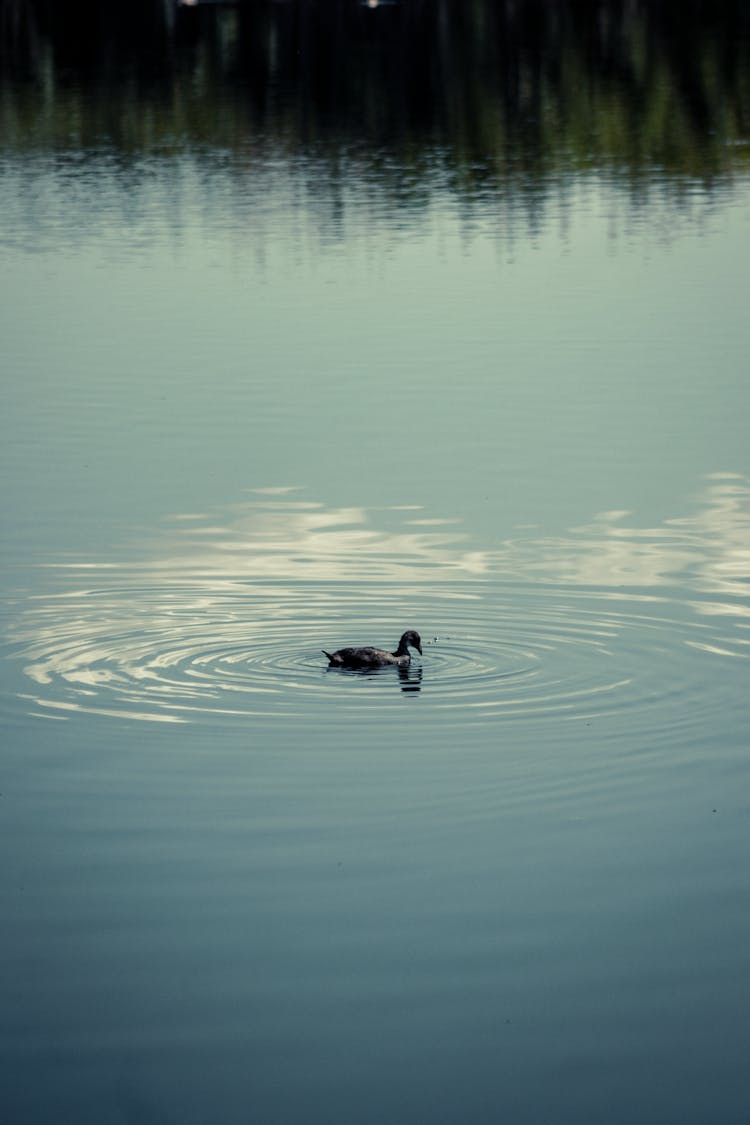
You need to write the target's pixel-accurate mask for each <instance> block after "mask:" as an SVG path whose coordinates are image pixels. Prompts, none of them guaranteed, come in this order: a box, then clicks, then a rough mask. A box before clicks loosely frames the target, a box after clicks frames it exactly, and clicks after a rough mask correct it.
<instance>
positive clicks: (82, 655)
mask: <svg viewBox="0 0 750 1125" xmlns="http://www.w3.org/2000/svg"><path fill="white" fill-rule="evenodd" d="M705 497H706V500H707V503H706V504H705V505H704V506H703V508H702V509H701V510H700V511H699V512H698V514H696V515H695V516H693V517H691V518H690V519H680V520H672V521H669V522H668V523H667V524H665V525H663V526H662V527H660V528H655V529H643V528H641V529H638V528H627V527H626V526H625V522H624V521H625V519H626V514H625V513H609V514H606V515H604V516H601V517H599V518H598V519H597V520H595V521H593V522H592V523H591V525H590V526H588V527H586V528H584V529H578V530H577V531H576V532H574V533H571V534H570V536H568V537H566V538H558V539H550V538H547V539H536V540H533V539H525V540H522V541H519V540H513V541H508V542H507V543H506V544H504V545H503V546H502V547H501V548H500V549H498V550H496V551H493V552H490V551H486V550H481V549H478V548H477V547H476V546H475V545H472V544H471V543H470V542H469V540H468V538H467V537H466V536H465V535H463V534H462V532H461V531H460V529H458V528H456V526H455V525H454V523H453V522H452V521H451V522H447V521H443V520H435V519H432V518H430V517H429V516H428V515H421V514H419V513H418V512H417V513H416V514H415V511H414V510H413V509H407V510H405V509H401V508H399V509H384V510H381V511H370V512H368V511H365V510H364V509H360V508H351V509H336V510H332V509H328V508H326V507H324V505H322V504H319V503H315V502H311V501H306V500H303V499H300V498H299V496H298V494H297V493H296V492H293V491H290V490H274V491H273V492H268V491H267V490H265V491H263V492H260V493H256V494H253V496H252V499H251V500H250V501H249V502H247V503H246V504H244V505H241V506H237V507H235V508H232V509H227V510H225V511H223V512H222V513H220V518H217V514H216V513H207V514H202V513H189V514H183V515H180V516H176V517H172V518H171V519H170V520H169V521H167V524H166V527H165V530H164V532H163V534H162V535H161V536H160V537H159V538H158V539H157V540H155V541H154V542H152V543H151V544H150V547H149V550H148V553H147V552H146V551H144V553H143V556H142V557H141V559H140V560H139V561H138V562H137V563H135V564H133V563H122V564H119V565H118V564H113V563H111V562H110V563H107V564H105V565H103V566H102V567H97V566H96V565H93V564H91V563H88V562H77V561H74V562H68V563H65V564H63V565H60V566H58V567H57V571H58V574H57V578H58V580H59V581H61V582H62V584H63V588H62V589H59V590H58V591H57V592H56V593H54V594H43V595H39V596H35V597H33V598H30V599H29V600H28V601H27V602H26V603H25V605H23V607H22V612H21V613H20V616H19V617H18V619H17V620H16V622H15V624H14V627H13V630H12V638H11V649H12V654H13V655H14V657H15V658H17V659H19V660H20V661H22V663H23V667H24V671H25V675H26V680H27V689H26V690H24V691H23V692H21V693H20V696H21V697H22V699H23V702H24V704H25V706H26V708H27V709H29V710H32V711H33V712H35V713H43V714H50V715H53V716H56V717H69V716H71V715H72V714H73V713H75V712H93V713H96V714H98V715H108V716H113V717H117V718H123V717H125V718H129V719H134V720H150V721H159V722H171V723H184V722H195V721H200V720H205V719H209V718H214V719H215V718H217V717H219V716H224V717H229V716H234V717H239V718H250V717H274V716H285V717H288V718H299V719H302V720H305V719H308V718H310V716H312V715H314V714H316V713H317V714H337V713H338V714H341V713H344V714H348V715H350V716H355V715H356V716H362V715H364V716H367V715H368V714H369V713H370V712H372V713H373V714H374V713H377V714H378V715H381V716H382V715H387V714H390V713H394V714H396V713H398V708H401V707H404V706H406V705H409V704H410V703H413V702H414V701H415V700H416V699H419V700H420V701H428V702H429V705H430V707H431V708H433V709H434V710H435V712H439V713H440V715H441V717H442V720H443V721H451V720H455V721H457V722H462V723H466V722H481V721H486V720H488V719H497V718H498V717H507V718H512V717H513V718H518V717H528V716H536V717H541V718H553V719H557V720H563V719H571V718H572V719H577V720H580V719H584V718H591V717H593V716H599V715H603V714H611V713H613V712H623V711H630V713H631V715H633V716H634V715H635V714H637V713H640V714H645V713H646V712H649V713H650V714H651V715H652V716H653V714H654V710H655V708H659V707H661V708H662V709H664V708H665V705H666V704H668V702H669V701H670V700H672V701H678V700H684V699H686V698H689V699H690V702H691V714H692V715H693V718H694V716H695V713H696V708H698V707H700V708H702V709H703V710H705V709H707V708H710V707H712V706H720V705H721V699H722V693H721V692H720V691H718V692H717V691H716V690H715V685H714V689H713V690H709V688H708V687H707V686H706V684H705V682H704V681H705V677H704V676H702V675H701V672H700V669H699V668H698V666H697V664H696V661H697V660H701V659H705V658H706V657H712V658H716V657H720V658H722V659H725V660H726V659H732V660H737V659H742V658H746V657H747V656H748V655H750V633H749V632H748V630H749V629H750V606H748V598H747V592H748V575H750V518H749V517H748V511H749V506H748V503H747V500H748V489H747V486H746V484H745V482H744V481H743V480H742V479H741V478H737V477H730V476H721V477H717V478H713V479H712V480H711V481H710V482H709V485H708V488H707V490H706V493H705ZM74 575H75V576H77V577H78V580H79V582H78V585H77V586H72V585H71V584H70V582H71V579H72V577H73V576H74ZM83 575H85V578H86V582H85V584H84V585H81V584H80V578H81V577H82V576H83ZM680 579H681V581H682V584H680ZM409 627H412V628H418V629H419V630H420V631H421V632H422V636H423V642H424V657H423V659H422V660H421V661H420V660H418V659H417V658H415V659H414V660H413V661H412V664H411V666H410V667H409V669H407V670H404V671H403V672H402V674H400V675H399V671H398V669H393V668H386V669H382V670H378V671H377V672H375V673H370V674H365V675H363V674H361V673H359V674H357V673H347V672H341V671H339V670H329V669H328V667H327V663H326V660H325V657H324V656H323V654H322V651H321V650H322V649H323V648H329V649H331V650H332V649H334V648H338V647H340V646H341V645H343V644H351V643H364V644H378V645H381V646H383V647H391V646H395V644H396V642H397V640H398V637H399V635H400V633H401V632H402V631H403V630H404V629H405V628H409ZM667 710H669V708H668V707H667ZM670 714H671V719H670V721H671V722H678V721H680V720H679V717H678V715H677V713H676V711H675V710H672V711H671V712H670ZM649 721H653V720H649ZM665 721H666V720H665Z"/></svg>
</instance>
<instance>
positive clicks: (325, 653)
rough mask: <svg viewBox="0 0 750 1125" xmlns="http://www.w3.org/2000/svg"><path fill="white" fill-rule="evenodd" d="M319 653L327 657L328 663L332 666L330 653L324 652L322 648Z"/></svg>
mask: <svg viewBox="0 0 750 1125" xmlns="http://www.w3.org/2000/svg"><path fill="white" fill-rule="evenodd" d="M320 651H321V652H322V653H323V656H327V657H328V661H329V663H330V664H333V657H332V656H331V654H330V652H326V650H325V649H324V648H322V649H321V650H320Z"/></svg>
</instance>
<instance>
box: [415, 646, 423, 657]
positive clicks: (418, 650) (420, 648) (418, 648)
mask: <svg viewBox="0 0 750 1125" xmlns="http://www.w3.org/2000/svg"><path fill="white" fill-rule="evenodd" d="M415 647H416V650H417V652H418V653H419V655H420V656H421V655H422V646H421V645H416V646H415Z"/></svg>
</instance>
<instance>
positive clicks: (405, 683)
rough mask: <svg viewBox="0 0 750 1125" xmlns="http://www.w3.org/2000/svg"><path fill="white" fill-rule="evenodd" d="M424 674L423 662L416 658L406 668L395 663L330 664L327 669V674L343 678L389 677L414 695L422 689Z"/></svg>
mask: <svg viewBox="0 0 750 1125" xmlns="http://www.w3.org/2000/svg"><path fill="white" fill-rule="evenodd" d="M423 674H424V670H423V667H422V664H421V663H420V662H417V661H414V660H412V662H411V663H410V664H409V665H408V666H407V667H405V668H402V667H399V666H398V665H395V664H394V665H392V666H391V667H385V668H334V667H332V666H331V665H329V666H328V667H327V668H326V669H325V675H326V676H329V675H330V676H340V677H341V678H342V679H343V680H346V679H348V678H349V677H354V678H356V679H369V678H376V677H377V678H387V679H388V680H391V681H396V682H398V684H399V686H400V688H401V691H403V692H405V693H406V694H407V695H409V694H412V695H413V694H414V693H416V692H418V691H420V690H421V688H422V676H423Z"/></svg>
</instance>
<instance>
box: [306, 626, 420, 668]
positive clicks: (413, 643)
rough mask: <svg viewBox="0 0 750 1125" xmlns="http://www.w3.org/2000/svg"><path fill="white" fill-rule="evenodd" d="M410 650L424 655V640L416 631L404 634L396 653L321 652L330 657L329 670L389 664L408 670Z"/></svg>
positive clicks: (369, 650) (381, 650)
mask: <svg viewBox="0 0 750 1125" xmlns="http://www.w3.org/2000/svg"><path fill="white" fill-rule="evenodd" d="M410 648H415V649H416V650H417V652H418V653H419V655H420V656H421V655H422V638H421V637H420V635H419V633H416V632H415V631H414V629H407V631H406V632H405V633H404V634H402V637H401V640H400V641H399V642H398V648H397V649H396V651H395V652H387V651H386V649H384V648H340V649H337V650H336V652H326V650H325V649H321V651H322V653H323V655H324V656H327V657H328V666H329V668H384V667H385V666H386V665H388V664H395V665H396V666H397V667H399V668H406V667H407V665H408V664H409V662H410V660H411V653H410V652H409V649H410Z"/></svg>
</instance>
